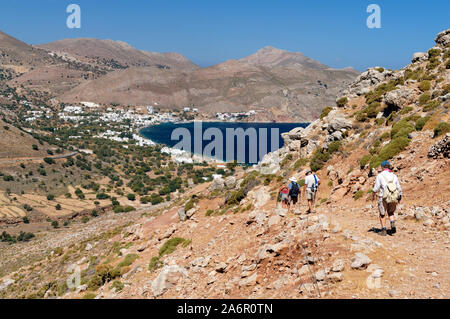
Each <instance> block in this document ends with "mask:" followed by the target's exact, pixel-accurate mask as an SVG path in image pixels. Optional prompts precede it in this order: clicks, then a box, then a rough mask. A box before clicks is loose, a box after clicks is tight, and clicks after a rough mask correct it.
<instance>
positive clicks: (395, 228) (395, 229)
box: [391, 222, 397, 234]
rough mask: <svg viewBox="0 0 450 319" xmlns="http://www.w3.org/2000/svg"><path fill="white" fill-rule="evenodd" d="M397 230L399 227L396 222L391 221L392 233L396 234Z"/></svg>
mask: <svg viewBox="0 0 450 319" xmlns="http://www.w3.org/2000/svg"><path fill="white" fill-rule="evenodd" d="M396 232H397V227H395V222H391V234H395V233H396Z"/></svg>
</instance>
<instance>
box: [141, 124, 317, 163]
mask: <svg viewBox="0 0 450 319" xmlns="http://www.w3.org/2000/svg"><path fill="white" fill-rule="evenodd" d="M195 122H206V123H220V124H246V125H252V124H270V125H277V124H292V125H294V124H295V125H298V126H295V127H294V128H292V129H296V128H298V127H303V128H304V127H307V126H308V125H309V124H310V123H311V122H308V123H296V122H238V121H235V122H234V121H233V122H232V121H217V120H214V121H213V120H209V121H203V120H201V121H199V120H192V121H185V122H163V123H158V124H154V125H149V126H145V127H139V128H136V129H137V134H138V135H139V136H140V137H141V138H143V139H146V140H148V141H150V142H151V143H153V144H154V145H155V146H156V145H159V146H162V148H161V152H164V153H166V154H169V155H171V156H172V159H173V160H174V161H181V162H183V161H184V160H186V161H187V162H192V163H195V162H196V161H197V160H199V159H200V160H201V162H202V161H206V162H208V163H216V164H226V163H228V162H226V161H224V160H219V159H217V158H215V157H205V156H204V155H203V154H197V153H194V152H188V151H185V150H180V149H177V148H174V147H171V146H168V145H167V144H164V143H158V142H156V141H154V140H152V139H151V138H149V137H146V136H144V135H143V134H142V130H144V129H146V128H150V127H155V126H159V125H163V124H173V125H181V124H193V123H195ZM305 125H306V126H305ZM292 129H291V130H292ZM280 135H281V134H280ZM269 153H270V152H269ZM195 157H197V159H195ZM261 160H262V158H261V159H259V162H260V161H261ZM259 162H258V163H259ZM258 163H254V164H252V165H258ZM246 165H249V164H246Z"/></svg>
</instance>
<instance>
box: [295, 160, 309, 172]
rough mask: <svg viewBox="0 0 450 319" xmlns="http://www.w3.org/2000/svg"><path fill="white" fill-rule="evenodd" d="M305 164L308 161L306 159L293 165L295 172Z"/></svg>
mask: <svg viewBox="0 0 450 319" xmlns="http://www.w3.org/2000/svg"><path fill="white" fill-rule="evenodd" d="M306 164H308V159H307V158H300V159H298V160H297V161H296V162H295V163H294V169H296V170H297V169H299V168H300V167H303V166H305V165H306Z"/></svg>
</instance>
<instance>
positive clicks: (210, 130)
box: [139, 121, 309, 165]
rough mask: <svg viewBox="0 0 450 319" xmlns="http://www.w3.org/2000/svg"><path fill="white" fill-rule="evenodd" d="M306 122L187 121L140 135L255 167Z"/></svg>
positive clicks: (146, 131) (145, 130) (170, 124)
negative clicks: (289, 134) (287, 133)
mask: <svg viewBox="0 0 450 319" xmlns="http://www.w3.org/2000/svg"><path fill="white" fill-rule="evenodd" d="M308 125H309V123H274V122H272V123H249V122H198V121H195V122H186V123H170V122H169V123H162V124H158V125H153V126H149V127H145V128H143V129H141V130H140V132H139V133H140V134H141V135H142V136H143V137H144V138H147V139H150V140H151V141H153V142H155V143H157V144H163V145H165V146H167V147H170V148H176V149H182V150H185V151H187V152H190V153H193V154H197V155H203V156H206V157H210V158H215V159H217V160H220V161H224V162H232V161H235V160H236V161H237V162H238V163H240V164H249V165H252V164H256V163H258V162H259V161H260V160H261V159H262V158H263V156H264V155H265V154H267V153H268V152H273V151H276V150H277V149H279V148H281V147H283V139H282V138H281V134H283V133H286V132H289V131H291V130H293V129H294V128H297V127H303V128H305V127H307V126H308Z"/></svg>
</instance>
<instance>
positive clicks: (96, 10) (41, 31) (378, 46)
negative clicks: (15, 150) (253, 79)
mask: <svg viewBox="0 0 450 319" xmlns="http://www.w3.org/2000/svg"><path fill="white" fill-rule="evenodd" d="M71 3H76V4H79V5H80V6H81V10H82V12H81V20H82V22H81V23H82V27H81V29H68V28H67V27H66V19H67V16H68V14H67V13H66V7H67V5H69V4H71ZM371 3H375V4H378V5H379V6H380V7H381V23H382V28H381V29H369V28H367V26H366V19H367V17H368V16H369V13H367V12H366V8H367V6H368V5H369V4H371ZM447 28H450V1H448V0H428V1H418V0H410V1H402V0H386V1H384V0H383V1H381V0H372V1H364V0H345V1H338V0H329V1H306V0H291V1H289V0H270V1H269V0H240V1H238V0H189V1H188V0H163V1H153V0H145V1H144V0H127V1H125V0H108V1H107V0H70V1H66V0H39V1H35V0H15V1H6V0H2V3H1V5H0V30H2V31H4V32H6V33H8V34H10V35H12V36H14V37H16V38H19V39H20V40H22V41H25V42H27V43H31V44H38V43H45V42H51V41H55V40H59V39H63V38H77V37H93V38H100V39H113V40H122V41H125V42H127V43H129V44H130V45H132V46H134V47H136V48H138V49H142V50H148V51H157V52H167V51H174V52H179V53H182V54H184V55H185V56H187V57H188V58H189V59H191V60H192V61H193V62H195V63H197V64H198V65H201V66H209V65H213V64H216V63H220V62H223V61H225V60H229V59H237V58H242V57H244V56H247V55H250V54H253V53H254V52H256V51H257V50H259V49H260V48H262V47H264V46H267V45H271V46H274V47H277V48H281V49H285V50H289V51H299V52H302V53H303V54H305V55H307V56H309V57H311V58H313V59H316V60H319V61H320V62H322V63H324V64H327V65H330V66H332V67H346V66H353V67H355V68H356V69H358V70H365V69H366V68H368V67H371V66H377V65H379V66H384V67H387V68H393V69H398V68H401V67H403V66H404V65H406V64H408V63H409V62H410V59H411V56H412V54H413V53H414V52H417V51H424V50H427V49H428V48H430V47H432V46H433V45H434V41H433V40H434V38H435V36H436V34H437V33H438V32H440V31H442V30H444V29H447Z"/></svg>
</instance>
